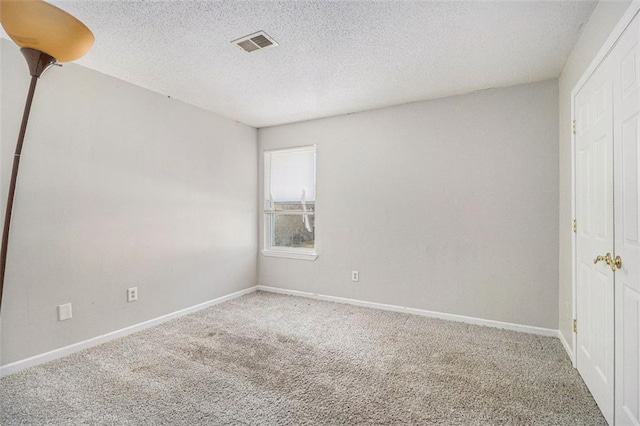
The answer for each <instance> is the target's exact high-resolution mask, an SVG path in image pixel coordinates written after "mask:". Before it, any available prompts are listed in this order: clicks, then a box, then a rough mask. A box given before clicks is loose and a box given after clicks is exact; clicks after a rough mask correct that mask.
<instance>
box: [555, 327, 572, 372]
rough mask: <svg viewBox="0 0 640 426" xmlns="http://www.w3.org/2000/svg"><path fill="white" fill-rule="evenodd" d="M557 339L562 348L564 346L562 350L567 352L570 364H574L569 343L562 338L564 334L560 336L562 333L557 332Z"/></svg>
mask: <svg viewBox="0 0 640 426" xmlns="http://www.w3.org/2000/svg"><path fill="white" fill-rule="evenodd" d="M558 339H560V343H562V346H564V350H565V351H567V355H569V359H570V360H571V363H572V364H574V363H575V361H574V360H573V351H572V350H571V346H570V345H569V342H567V339H565V338H564V334H562V331H560V330H558Z"/></svg>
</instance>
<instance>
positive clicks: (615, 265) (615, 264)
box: [593, 253, 622, 272]
mask: <svg viewBox="0 0 640 426" xmlns="http://www.w3.org/2000/svg"><path fill="white" fill-rule="evenodd" d="M600 261H604V262H605V263H606V264H607V265H609V267H610V268H611V270H612V271H613V272H615V271H616V270H618V269H621V268H622V258H621V257H620V256H616V258H615V259H614V258H612V257H611V253H607V254H605V255H604V256H602V255H600V256H598V257H596V258H595V259H593V263H598V262H600Z"/></svg>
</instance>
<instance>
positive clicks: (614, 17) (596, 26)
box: [558, 1, 631, 345]
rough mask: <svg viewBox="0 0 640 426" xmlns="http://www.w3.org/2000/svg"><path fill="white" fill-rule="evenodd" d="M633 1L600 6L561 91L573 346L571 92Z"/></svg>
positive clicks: (562, 260)
mask: <svg viewBox="0 0 640 426" xmlns="http://www.w3.org/2000/svg"><path fill="white" fill-rule="evenodd" d="M630 3H631V2H630V1H619V2H599V3H598V5H597V6H596V8H595V9H594V11H593V14H592V15H591V18H589V21H588V22H587V24H586V25H585V26H584V28H583V29H582V34H581V35H580V38H579V39H578V41H577V43H576V46H575V48H574V50H573V52H572V53H571V55H570V56H569V59H568V60H567V63H566V64H565V67H564V70H563V71H562V75H561V76H560V80H559V91H560V136H559V144H560V145H559V146H560V163H559V164H560V175H559V176H560V181H559V185H560V186H559V190H560V216H559V226H560V229H559V237H560V244H559V265H560V288H559V307H560V323H559V326H558V327H559V328H560V332H561V333H562V335H563V336H564V338H565V339H566V340H567V342H569V344H570V345H571V342H572V341H573V333H572V331H571V326H572V325H571V323H572V320H573V308H572V303H573V301H572V287H571V286H572V284H571V280H572V275H571V262H572V260H571V256H572V255H571V238H572V231H571V221H572V220H573V217H571V203H572V201H571V121H572V118H571V90H573V87H574V86H575V85H576V83H578V80H579V79H580V77H582V74H584V72H585V71H586V69H587V67H588V66H589V64H590V63H591V61H592V60H593V59H594V57H595V56H596V54H597V53H598V51H599V50H600V48H601V47H602V44H603V43H604V42H605V40H606V39H607V38H608V37H609V34H610V33H611V31H613V28H614V27H615V26H616V24H617V23H618V21H619V20H620V18H622V15H624V12H625V11H626V10H627V8H628V7H629V4H630Z"/></svg>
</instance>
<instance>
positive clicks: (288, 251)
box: [261, 145, 318, 260]
mask: <svg viewBox="0 0 640 426" xmlns="http://www.w3.org/2000/svg"><path fill="white" fill-rule="evenodd" d="M310 148H312V149H313V152H314V159H315V161H314V193H315V184H316V179H317V175H318V173H317V150H316V146H315V145H305V146H298V147H293V148H283V149H272V150H265V151H264V153H263V163H262V164H263V179H264V181H263V188H262V190H263V197H262V198H263V212H262V224H263V233H262V250H261V252H262V254H263V255H264V256H271V257H284V258H289V259H300V260H315V259H317V258H318V253H317V252H316V243H315V238H314V247H313V248H303V247H278V246H273V245H271V243H272V241H273V240H272V238H273V226H272V223H273V217H274V215H275V214H276V211H275V210H274V209H273V206H272V205H271V200H270V194H269V191H267V190H266V188H268V187H269V185H270V183H271V176H270V171H271V167H270V166H269V162H270V161H271V154H272V153H274V152H277V153H288V152H291V153H294V152H299V151H308V150H309V149H310ZM316 199H317V197H316ZM316 199H314V211H313V212H310V213H309V214H313V215H315V214H316V208H315V207H316V204H317V202H316ZM278 213H279V214H283V212H281V211H279V212H278ZM284 214H286V213H284ZM293 214H297V215H304V214H305V213H293ZM314 222H315V220H314ZM314 226H315V225H314ZM314 234H315V231H314Z"/></svg>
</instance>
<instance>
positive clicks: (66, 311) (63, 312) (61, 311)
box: [58, 303, 72, 321]
mask: <svg viewBox="0 0 640 426" xmlns="http://www.w3.org/2000/svg"><path fill="white" fill-rule="evenodd" d="M71 316H72V314H71V303H67V304H65V305H60V306H58V321H65V320H68V319H71Z"/></svg>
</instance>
